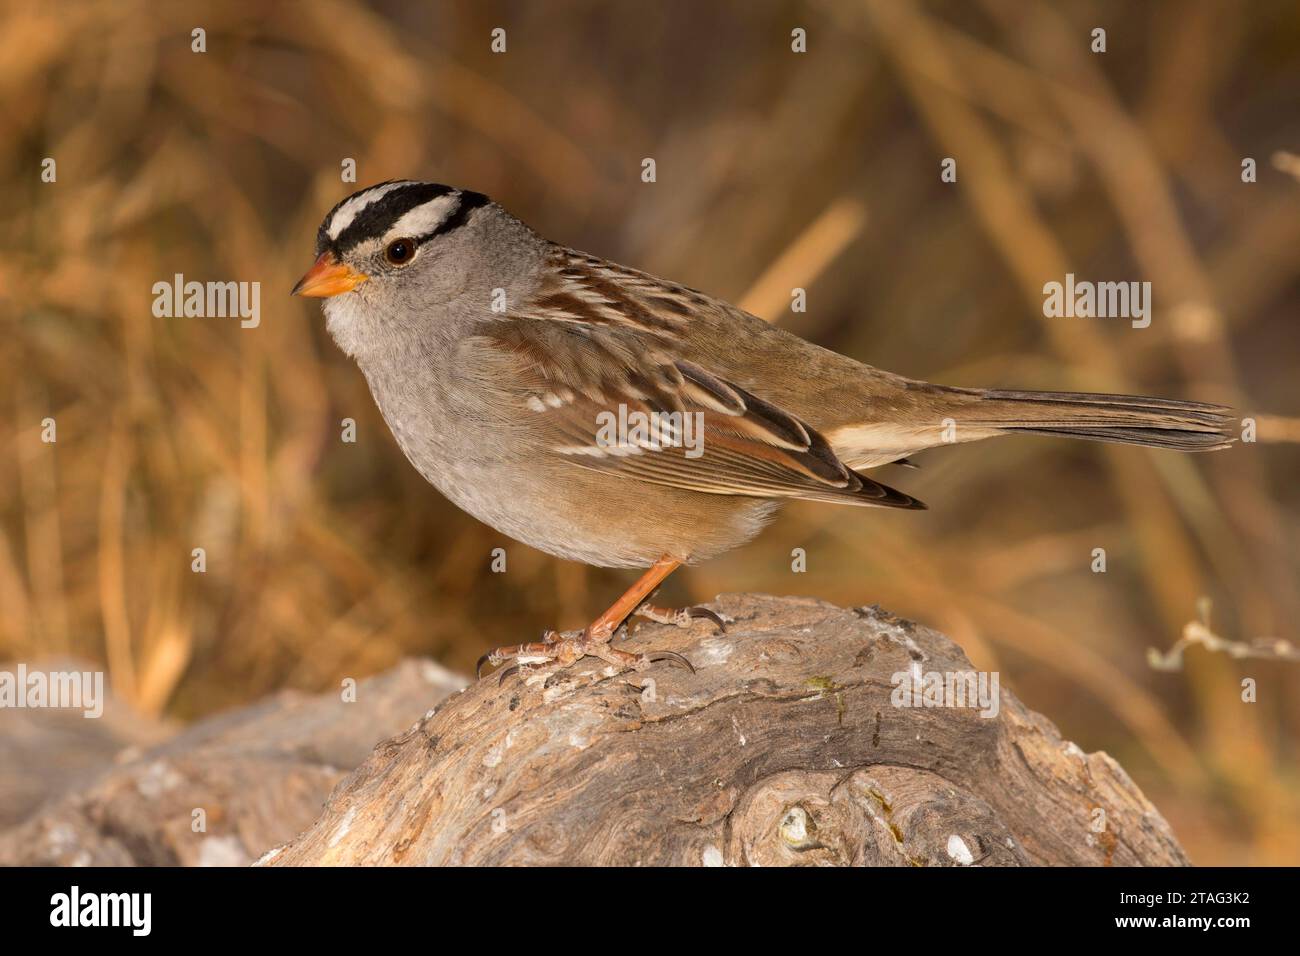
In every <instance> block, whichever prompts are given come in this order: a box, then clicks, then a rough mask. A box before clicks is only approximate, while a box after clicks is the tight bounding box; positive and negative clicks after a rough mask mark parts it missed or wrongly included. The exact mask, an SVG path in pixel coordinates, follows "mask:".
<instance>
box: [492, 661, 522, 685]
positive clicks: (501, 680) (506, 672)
mask: <svg viewBox="0 0 1300 956" xmlns="http://www.w3.org/2000/svg"><path fill="white" fill-rule="evenodd" d="M518 670H519V665H518V664H511V665H510V666H509V667H503V668H501V675H500V676H499V677H498V678H497V686H498V687H501V686H502V685H504V684H505V682H506V678H507V677H509V676H510V675H511V674H513V673H515V672H516V671H518Z"/></svg>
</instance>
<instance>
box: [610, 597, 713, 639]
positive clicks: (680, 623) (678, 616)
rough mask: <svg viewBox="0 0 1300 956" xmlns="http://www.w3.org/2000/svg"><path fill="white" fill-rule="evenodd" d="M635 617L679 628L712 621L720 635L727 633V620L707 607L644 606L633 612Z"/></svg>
mask: <svg viewBox="0 0 1300 956" xmlns="http://www.w3.org/2000/svg"><path fill="white" fill-rule="evenodd" d="M632 616H633V617H643V618H645V619H646V620H647V621H654V622H655V623H656V624H673V625H675V626H677V627H690V626H691V625H692V624H693V623H695V622H696V621H701V620H703V621H712V622H713V623H714V626H716V627H717V629H718V633H719V634H726V633H727V620H726V618H724V617H723V616H722V615H721V614H719V613H718V612H717V611H713V610H710V609H709V608H707V607H703V606H699V605H697V606H695V607H679V608H674V607H656V606H655V605H653V604H642V605H641V606H640V607H638V608H637V609H636V610H635V611H633V612H632Z"/></svg>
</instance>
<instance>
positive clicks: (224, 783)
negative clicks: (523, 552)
mask: <svg viewBox="0 0 1300 956" xmlns="http://www.w3.org/2000/svg"><path fill="white" fill-rule="evenodd" d="M464 683H465V681H464V679H463V678H461V677H458V676H457V675H454V674H452V673H450V672H449V671H447V670H445V669H444V668H442V667H440V666H439V665H437V664H435V663H433V662H432V661H407V662H405V663H403V664H401V665H400V666H398V667H395V668H393V669H392V670H390V671H388V672H387V673H385V674H382V675H380V676H377V677H373V678H370V679H368V680H363V681H361V682H360V683H359V684H358V685H357V686H356V688H355V694H351V693H349V694H348V695H347V696H346V697H345V695H344V694H343V693H340V691H332V692H329V693H325V694H320V695H316V696H307V695H303V694H300V693H294V692H291V691H286V692H283V693H280V694H277V695H275V696H274V697H271V698H268V699H266V700H263V701H261V702H259V703H257V704H255V705H253V706H251V707H246V708H243V709H241V710H237V711H234V712H231V713H228V714H222V715H219V716H216V717H212V718H210V719H208V720H204V721H201V722H199V723H197V724H195V725H194V726H192V727H190V728H189V729H187V730H185V731H183V732H181V733H179V734H175V735H174V736H169V735H170V734H174V729H172V730H168V729H167V728H165V727H163V726H161V725H158V726H155V727H148V726H146V727H145V728H144V729H143V730H141V729H139V728H138V727H136V726H135V724H136V723H140V721H138V719H135V720H133V719H131V718H129V715H128V714H123V713H119V710H120V706H119V705H116V704H112V705H111V706H109V707H106V709H105V713H104V720H105V721H106V722H107V728H112V732H111V733H110V732H109V730H108V729H107V728H106V727H101V726H100V725H101V721H99V720H85V719H83V718H82V717H81V714H80V713H79V712H77V713H68V712H59V711H50V710H31V711H10V712H0V754H6V755H15V756H20V755H25V756H23V761H24V762H23V764H22V765H12V766H6V767H5V768H3V771H4V772H3V773H0V794H4V793H6V792H11V793H12V794H13V795H14V797H15V799H14V802H13V804H12V816H11V821H16V822H15V823H14V825H12V826H10V827H9V828H7V829H0V865H29V866H30V865H37V866H41V865H51V866H60V865H68V864H77V865H98V866H129V865H151V864H152V865H184V866H193V865H204V864H209V865H212V864H217V865H244V864H247V863H249V862H251V861H253V860H255V859H256V858H257V857H258V855H259V854H261V853H262V852H263V851H264V850H266V848H267V847H268V846H273V845H275V844H277V843H281V842H283V841H285V840H287V839H290V838H291V837H292V836H293V835H294V834H296V833H299V832H301V830H302V829H303V828H304V827H306V826H308V825H309V824H310V823H311V822H312V821H313V820H314V819H316V817H317V816H318V815H319V814H320V808H321V803H322V802H323V801H324V800H325V797H326V795H327V794H328V793H329V792H330V790H331V789H332V788H333V787H334V786H335V785H336V784H337V783H338V782H339V781H340V780H342V779H343V778H344V777H345V775H346V774H347V772H348V771H349V770H351V769H352V768H354V767H356V766H357V765H358V764H359V763H361V761H362V760H364V759H365V758H366V755H367V754H369V753H370V751H371V750H372V748H373V747H374V746H375V744H376V743H377V742H379V741H381V740H384V739H385V738H387V737H390V736H392V735H393V734H394V733H396V732H398V731H399V730H401V729H402V728H404V727H409V726H410V725H411V722H412V721H413V720H415V719H417V718H418V717H420V715H422V714H424V713H425V712H426V711H427V710H428V708H429V707H430V706H431V705H432V703H434V702H436V701H439V700H442V699H443V698H445V697H446V696H447V695H448V694H450V693H452V692H454V691H455V690H457V689H459V688H460V687H462V686H464ZM110 701H111V699H110ZM115 715H116V716H115ZM123 728H128V729H129V730H130V732H129V733H128V732H127V730H126V729H123ZM164 736H169V739H166V740H165V741H164V742H162V743H154V741H156V740H157V739H158V738H160V737H164ZM123 744H126V746H122V745H123ZM115 745H117V746H115ZM58 768H70V769H65V770H63V771H60V770H59V769H58ZM73 770H75V771H76V773H77V775H78V776H79V779H78V780H77V781H76V783H75V785H72V784H70V783H69V780H68V779H65V778H69V777H70V776H71V775H72V771H73ZM23 773H28V774H32V775H33V776H34V778H35V779H36V780H37V781H39V782H40V786H39V787H37V786H32V787H28V788H27V790H26V791H21V790H19V788H18V787H17V785H16V784H15V785H13V786H11V787H5V786H3V783H4V780H5V779H6V777H13V778H16V777H18V776H21V775H22V774H23ZM42 793H44V794H45V795H46V796H47V799H46V802H45V803H44V805H43V806H40V807H39V808H35V807H33V806H31V804H32V803H33V802H34V800H35V798H36V797H38V796H39V795H41V794H42ZM19 798H21V799H19ZM24 807H25V808H26V809H25V811H24Z"/></svg>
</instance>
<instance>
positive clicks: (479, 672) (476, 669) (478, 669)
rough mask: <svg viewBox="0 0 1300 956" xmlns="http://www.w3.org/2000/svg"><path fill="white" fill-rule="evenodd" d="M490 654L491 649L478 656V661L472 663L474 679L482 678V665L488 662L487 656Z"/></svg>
mask: <svg viewBox="0 0 1300 956" xmlns="http://www.w3.org/2000/svg"><path fill="white" fill-rule="evenodd" d="M491 656H492V652H491V651H488V652H487V653H486V654H484V655H483V656H482V657H480V658H479V659H478V663H477V664H475V665H474V677H475V679H476V680H481V679H482V677H483V665H484V664H486V663H487V662H488V658H489V657H491Z"/></svg>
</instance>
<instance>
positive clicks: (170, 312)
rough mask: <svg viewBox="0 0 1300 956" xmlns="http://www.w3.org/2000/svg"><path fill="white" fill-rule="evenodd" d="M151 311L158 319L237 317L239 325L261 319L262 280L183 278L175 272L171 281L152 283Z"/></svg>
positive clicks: (250, 326) (247, 326)
mask: <svg viewBox="0 0 1300 956" xmlns="http://www.w3.org/2000/svg"><path fill="white" fill-rule="evenodd" d="M153 296H154V299H153V314H154V317H155V318H159V319H175V318H180V317H182V316H184V317H185V318H199V319H224V318H234V317H236V316H237V317H238V318H239V325H240V328H244V329H255V328H257V327H258V326H259V325H260V324H261V322H262V283H260V282H196V281H190V282H186V281H185V276H183V275H181V274H180V273H179V272H178V273H176V274H175V275H174V276H173V277H172V281H171V282H155V283H154V284H153Z"/></svg>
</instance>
